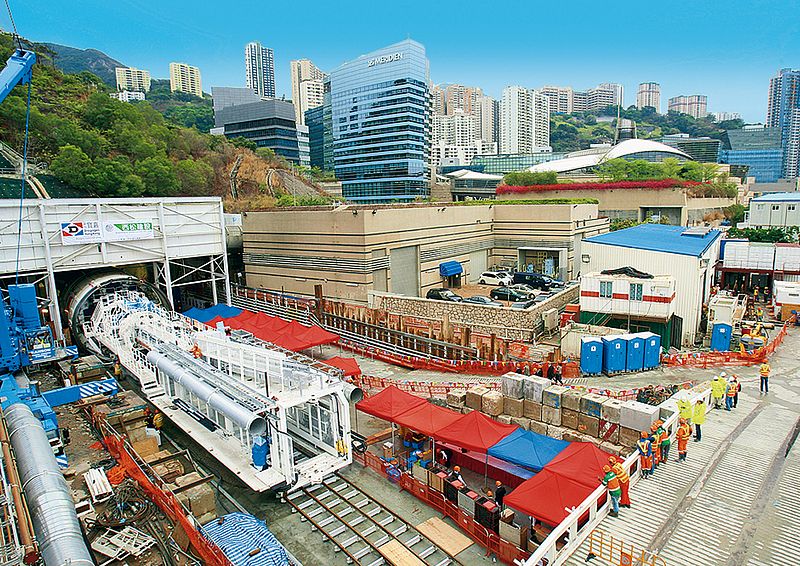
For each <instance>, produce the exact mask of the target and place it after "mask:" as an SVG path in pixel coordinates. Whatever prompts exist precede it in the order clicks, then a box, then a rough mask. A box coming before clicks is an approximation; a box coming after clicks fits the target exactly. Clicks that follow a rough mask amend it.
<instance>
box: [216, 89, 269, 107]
mask: <svg viewBox="0 0 800 566" xmlns="http://www.w3.org/2000/svg"><path fill="white" fill-rule="evenodd" d="M211 100H212V103H213V105H214V113H215V114H216V113H217V112H219V111H220V110H222V109H223V108H225V107H227V106H237V105H239V104H250V103H251V102H258V101H259V100H261V97H260V96H258V95H257V94H256V93H254V92H253V90H252V89H249V88H247V87H243V86H212V87H211Z"/></svg>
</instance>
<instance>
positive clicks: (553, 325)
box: [542, 309, 558, 332]
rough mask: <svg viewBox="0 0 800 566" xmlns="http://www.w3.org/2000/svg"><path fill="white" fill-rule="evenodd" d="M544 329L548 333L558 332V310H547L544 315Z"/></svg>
mask: <svg viewBox="0 0 800 566" xmlns="http://www.w3.org/2000/svg"><path fill="white" fill-rule="evenodd" d="M542 320H543V321H544V329H545V331H546V332H553V331H555V330H558V309H547V310H546V311H544V312H543V313H542Z"/></svg>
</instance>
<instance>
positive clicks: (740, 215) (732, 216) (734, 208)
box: [722, 204, 747, 226]
mask: <svg viewBox="0 0 800 566" xmlns="http://www.w3.org/2000/svg"><path fill="white" fill-rule="evenodd" d="M745 210H747V208H746V207H745V206H744V205H743V204H732V205H730V206H726V207H725V208H724V209H722V212H723V213H724V214H725V218H726V219H727V220H729V221H730V223H731V225H732V226H736V225H737V224H738V223H739V222H743V221H744V212H745Z"/></svg>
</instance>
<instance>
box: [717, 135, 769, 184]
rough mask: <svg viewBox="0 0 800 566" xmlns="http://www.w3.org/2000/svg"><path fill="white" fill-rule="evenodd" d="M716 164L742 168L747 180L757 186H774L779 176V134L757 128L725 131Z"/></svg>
mask: <svg viewBox="0 0 800 566" xmlns="http://www.w3.org/2000/svg"><path fill="white" fill-rule="evenodd" d="M719 162H720V163H727V164H730V165H746V166H747V168H748V170H747V176H748V177H754V178H755V180H756V182H757V183H774V182H775V181H777V180H778V179H780V178H781V176H782V174H783V146H782V145H781V130H780V128H777V127H766V126H763V125H761V124H758V125H752V126H745V127H744V128H741V129H739V130H726V131H725V133H724V134H723V136H722V147H721V148H720V150H719Z"/></svg>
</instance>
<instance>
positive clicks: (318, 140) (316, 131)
mask: <svg viewBox="0 0 800 566" xmlns="http://www.w3.org/2000/svg"><path fill="white" fill-rule="evenodd" d="M323 109H324V107H322V106H317V107H316V108H309V109H308V110H306V113H305V121H306V126H308V149H309V157H310V161H311V167H319V168H320V169H324V167H325V160H324V159H325V158H324V155H325V154H324V152H323V140H324V136H325V126H324V125H323V123H322V111H323Z"/></svg>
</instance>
